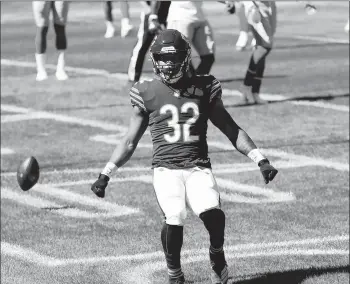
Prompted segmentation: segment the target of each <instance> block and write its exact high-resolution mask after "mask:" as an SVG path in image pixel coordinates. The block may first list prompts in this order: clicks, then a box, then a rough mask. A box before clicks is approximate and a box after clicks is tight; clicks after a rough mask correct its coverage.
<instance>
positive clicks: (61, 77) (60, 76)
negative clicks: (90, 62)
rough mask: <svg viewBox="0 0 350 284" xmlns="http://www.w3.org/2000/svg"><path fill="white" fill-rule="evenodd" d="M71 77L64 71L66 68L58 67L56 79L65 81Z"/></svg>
mask: <svg viewBox="0 0 350 284" xmlns="http://www.w3.org/2000/svg"><path fill="white" fill-rule="evenodd" d="M68 78H69V77H68V75H67V73H66V71H64V69H57V71H56V79H57V80H59V81H64V80H67V79H68Z"/></svg>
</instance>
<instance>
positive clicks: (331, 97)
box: [225, 93, 349, 108]
mask: <svg viewBox="0 0 350 284" xmlns="http://www.w3.org/2000/svg"><path fill="white" fill-rule="evenodd" d="M345 97H349V93H345V94H339V95H338V94H337V95H332V94H328V95H320V96H300V97H290V98H285V99H281V100H276V101H268V100H267V101H266V104H275V103H283V102H293V101H294V102H295V101H309V102H315V101H331V100H334V99H335V98H345ZM266 104H264V105H266ZM249 106H257V104H252V103H250V104H239V103H238V104H232V105H225V107H226V108H231V107H249Z"/></svg>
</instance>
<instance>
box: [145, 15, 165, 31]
mask: <svg viewBox="0 0 350 284" xmlns="http://www.w3.org/2000/svg"><path fill="white" fill-rule="evenodd" d="M161 29H162V27H161V25H160V23H159V21H158V16H157V15H154V14H151V15H149V17H148V30H149V31H150V32H151V33H158V32H159V31H160V30H161Z"/></svg>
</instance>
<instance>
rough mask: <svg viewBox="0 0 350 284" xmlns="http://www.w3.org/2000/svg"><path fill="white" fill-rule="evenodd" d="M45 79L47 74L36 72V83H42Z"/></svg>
mask: <svg viewBox="0 0 350 284" xmlns="http://www.w3.org/2000/svg"><path fill="white" fill-rule="evenodd" d="M46 79H47V73H46V71H45V70H43V71H40V72H38V73H37V74H36V80H37V81H38V82H40V81H44V80H46Z"/></svg>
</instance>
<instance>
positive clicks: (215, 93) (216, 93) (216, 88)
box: [209, 76, 222, 104]
mask: <svg viewBox="0 0 350 284" xmlns="http://www.w3.org/2000/svg"><path fill="white" fill-rule="evenodd" d="M221 96H222V88H221V84H220V82H219V80H218V79H216V78H215V77H214V76H212V81H211V83H210V85H209V104H211V103H212V102H214V101H215V100H220V99H221Z"/></svg>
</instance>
